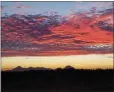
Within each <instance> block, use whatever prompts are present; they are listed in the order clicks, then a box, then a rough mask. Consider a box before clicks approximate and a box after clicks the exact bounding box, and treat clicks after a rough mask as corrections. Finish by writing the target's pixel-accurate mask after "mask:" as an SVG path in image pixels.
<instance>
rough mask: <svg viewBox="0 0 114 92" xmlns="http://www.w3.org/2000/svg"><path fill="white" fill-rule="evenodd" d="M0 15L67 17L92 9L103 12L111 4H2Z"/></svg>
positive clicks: (77, 2)
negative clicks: (48, 13)
mask: <svg viewBox="0 0 114 92" xmlns="http://www.w3.org/2000/svg"><path fill="white" fill-rule="evenodd" d="M2 7H3V10H2V14H4V13H7V14H8V15H9V14H15V13H17V14H20V13H21V14H38V13H43V14H45V13H46V12H57V13H58V14H60V15H68V14H69V13H71V12H72V11H76V12H77V11H78V12H79V11H89V10H90V9H91V8H92V7H97V10H104V9H106V8H109V7H112V2H81V1H72V2H62V1H61V2H52V1H50V2H7V1H6V2H2Z"/></svg>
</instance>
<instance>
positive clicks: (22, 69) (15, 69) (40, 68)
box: [11, 66, 52, 71]
mask: <svg viewBox="0 0 114 92" xmlns="http://www.w3.org/2000/svg"><path fill="white" fill-rule="evenodd" d="M30 70H52V69H50V68H44V67H36V68H33V67H29V68H23V67H21V66H17V67H16V68H13V69H12V70H11V71H30Z"/></svg>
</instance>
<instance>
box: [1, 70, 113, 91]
mask: <svg viewBox="0 0 114 92" xmlns="http://www.w3.org/2000/svg"><path fill="white" fill-rule="evenodd" d="M113 72H114V71H113V70H112V69H107V70H101V69H99V70H75V69H56V70H37V71H33V70H31V71H23V72H12V71H9V72H8V71H7V72H3V71H2V92H113Z"/></svg>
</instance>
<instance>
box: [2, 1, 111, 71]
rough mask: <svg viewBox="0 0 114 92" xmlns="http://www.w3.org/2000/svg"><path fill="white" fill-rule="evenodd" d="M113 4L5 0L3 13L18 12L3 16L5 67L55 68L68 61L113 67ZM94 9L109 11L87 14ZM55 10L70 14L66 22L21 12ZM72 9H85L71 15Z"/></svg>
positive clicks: (89, 66)
mask: <svg viewBox="0 0 114 92" xmlns="http://www.w3.org/2000/svg"><path fill="white" fill-rule="evenodd" d="M112 4H113V3H112V2H103V1H102V2H76V1H72V2H8V1H7V2H2V16H4V14H5V15H6V14H7V15H12V14H18V15H19V16H15V17H12V16H9V17H8V18H6V19H3V18H2V43H3V44H2V70H7V69H12V68H15V67H17V66H22V67H26V68H27V67H47V68H52V69H55V68H59V67H60V68H64V67H65V66H67V65H71V66H73V67H75V68H84V69H93V68H112V67H113V51H112V48H113V31H112V27H113V22H112V21H113V13H112V12H110V9H112V8H113V5H112ZM91 9H92V10H95V11H105V10H106V9H109V12H108V14H107V13H106V14H104V15H99V16H97V15H95V14H94V13H93V15H92V16H90V17H88V16H86V14H85V12H90V11H91ZM53 12H55V13H57V14H59V15H60V16H63V17H64V16H67V22H66V23H59V25H57V26H52V25H49V24H48V25H49V27H45V21H46V20H48V21H49V20H50V21H52V20H51V19H52V18H53V17H52V16H51V19H47V18H42V17H41V18H39V17H37V18H34V17H33V16H31V18H28V19H26V17H23V16H21V14H22V15H28V14H33V15H35V14H45V15H51V14H52V13H53ZM73 12H83V13H82V14H80V13H76V15H70V14H73ZM49 18H50V17H49ZM31 19H32V20H31ZM33 20H34V21H33ZM102 22H104V24H106V25H104V24H102ZM40 23H41V24H40ZM43 23H44V24H43ZM46 23H48V22H46ZM52 23H53V22H52ZM42 24H43V25H44V26H42ZM53 24H54V23H53ZM107 25H108V26H107ZM46 26H47V25H46ZM104 26H105V28H104V29H103V28H102V27H104ZM42 27H43V28H42ZM45 28H46V29H45ZM110 29H111V30H110ZM14 38H15V39H14Z"/></svg>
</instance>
